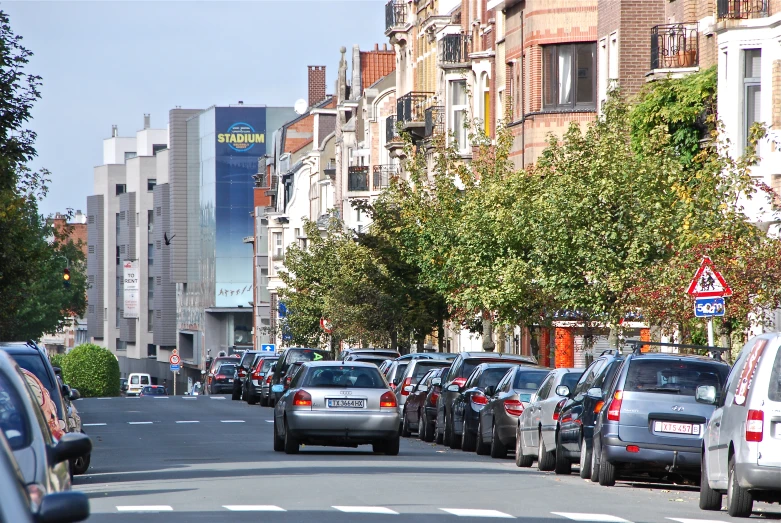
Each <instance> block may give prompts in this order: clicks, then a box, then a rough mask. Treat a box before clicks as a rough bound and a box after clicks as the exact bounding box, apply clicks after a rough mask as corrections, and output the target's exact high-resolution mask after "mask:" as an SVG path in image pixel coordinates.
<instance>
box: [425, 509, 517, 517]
mask: <svg viewBox="0 0 781 523" xmlns="http://www.w3.org/2000/svg"><path fill="white" fill-rule="evenodd" d="M439 510H442V511H443V512H447V513H448V514H453V515H454V516H462V517H468V518H510V519H515V516H511V515H510V514H505V513H504V512H499V511H498V510H481V509H473V508H441V509H439Z"/></svg>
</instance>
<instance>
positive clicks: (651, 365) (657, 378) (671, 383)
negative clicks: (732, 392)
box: [624, 358, 729, 396]
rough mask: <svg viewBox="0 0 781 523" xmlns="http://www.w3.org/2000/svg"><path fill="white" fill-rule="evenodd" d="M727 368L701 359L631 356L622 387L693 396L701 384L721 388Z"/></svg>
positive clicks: (637, 390) (632, 390)
mask: <svg viewBox="0 0 781 523" xmlns="http://www.w3.org/2000/svg"><path fill="white" fill-rule="evenodd" d="M728 370H729V369H728V367H727V366H726V365H719V364H717V363H713V364H709V363H706V362H702V361H685V360H677V361H669V360H644V359H642V358H636V359H633V360H632V361H631V362H630V365H629V371H628V372H627V375H626V382H625V384H624V390H625V391H630V392H654V393H662V394H672V395H680V396H694V393H695V391H696V390H697V387H698V386H700V385H713V386H714V387H716V390H721V388H722V385H723V383H724V381H725V380H726V379H727V372H728Z"/></svg>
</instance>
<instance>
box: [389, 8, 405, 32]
mask: <svg viewBox="0 0 781 523" xmlns="http://www.w3.org/2000/svg"><path fill="white" fill-rule="evenodd" d="M406 23H407V6H406V4H405V2H404V1H403V0H390V1H389V2H388V3H387V4H385V30H386V31H388V30H389V29H393V28H394V27H398V26H400V25H404V24H406Z"/></svg>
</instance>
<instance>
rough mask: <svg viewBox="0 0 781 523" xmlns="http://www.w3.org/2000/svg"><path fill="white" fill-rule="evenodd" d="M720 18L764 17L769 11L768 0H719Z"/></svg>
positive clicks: (718, 10)
mask: <svg viewBox="0 0 781 523" xmlns="http://www.w3.org/2000/svg"><path fill="white" fill-rule="evenodd" d="M716 10H717V13H718V17H719V20H724V19H727V20H746V19H749V18H764V17H766V16H768V15H769V14H770V13H769V12H768V0H718V2H717V7H716Z"/></svg>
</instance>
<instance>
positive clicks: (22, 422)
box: [0, 374, 30, 450]
mask: <svg viewBox="0 0 781 523" xmlns="http://www.w3.org/2000/svg"><path fill="white" fill-rule="evenodd" d="M22 405H23V404H22V398H21V397H20V396H19V394H18V393H17V391H16V389H14V388H13V387H12V386H11V384H10V382H9V381H8V377H7V376H5V375H3V374H0V429H2V431H3V434H5V438H6V439H7V440H8V444H9V445H10V446H11V450H19V449H22V448H24V447H26V446H27V445H29V443H30V428H29V427H30V420H29V419H28V418H27V412H26V411H25V409H24V407H23V406H22Z"/></svg>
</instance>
